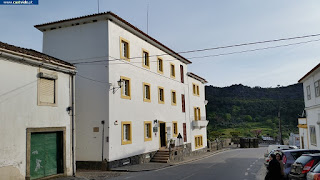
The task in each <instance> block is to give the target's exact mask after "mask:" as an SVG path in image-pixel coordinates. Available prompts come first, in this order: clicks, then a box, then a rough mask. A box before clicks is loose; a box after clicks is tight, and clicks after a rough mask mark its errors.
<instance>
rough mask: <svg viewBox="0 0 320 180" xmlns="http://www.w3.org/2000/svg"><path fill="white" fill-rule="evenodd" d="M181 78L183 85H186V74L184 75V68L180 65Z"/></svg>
mask: <svg viewBox="0 0 320 180" xmlns="http://www.w3.org/2000/svg"><path fill="white" fill-rule="evenodd" d="M180 77H181V83H184V73H183V66H182V65H180Z"/></svg>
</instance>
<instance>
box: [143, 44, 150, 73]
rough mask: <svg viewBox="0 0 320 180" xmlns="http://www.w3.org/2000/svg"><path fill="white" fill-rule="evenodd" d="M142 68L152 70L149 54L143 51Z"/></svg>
mask: <svg viewBox="0 0 320 180" xmlns="http://www.w3.org/2000/svg"><path fill="white" fill-rule="evenodd" d="M142 66H143V67H145V68H148V69H150V61H149V52H148V51H147V50H144V49H142Z"/></svg>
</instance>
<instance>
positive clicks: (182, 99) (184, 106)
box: [181, 94, 186, 112]
mask: <svg viewBox="0 0 320 180" xmlns="http://www.w3.org/2000/svg"><path fill="white" fill-rule="evenodd" d="M181 104H182V112H186V103H185V99H184V94H181Z"/></svg>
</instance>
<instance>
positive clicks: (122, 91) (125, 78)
mask: <svg viewBox="0 0 320 180" xmlns="http://www.w3.org/2000/svg"><path fill="white" fill-rule="evenodd" d="M120 79H124V80H128V81H129V96H126V95H124V89H123V87H124V86H122V87H121V98H122V99H130V100H131V79H130V78H128V77H125V76H120Z"/></svg>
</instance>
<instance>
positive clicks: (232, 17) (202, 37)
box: [0, 0, 320, 87]
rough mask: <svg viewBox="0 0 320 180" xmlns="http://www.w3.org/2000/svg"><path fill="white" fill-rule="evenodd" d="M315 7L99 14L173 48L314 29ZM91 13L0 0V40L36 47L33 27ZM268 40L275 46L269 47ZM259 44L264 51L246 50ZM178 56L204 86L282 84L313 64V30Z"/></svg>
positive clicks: (51, 1) (106, 7) (254, 5)
mask: <svg viewBox="0 0 320 180" xmlns="http://www.w3.org/2000/svg"><path fill="white" fill-rule="evenodd" d="M319 9H320V1H317V0H310V1H292V0H281V1H279V0H268V1H257V0H241V1H239V0H224V1H218V0H201V1H194V0H174V1H173V0H161V1H155V0H99V12H106V11H112V12H113V13H115V14H117V15H118V16H120V17H121V18H123V19H125V20H126V21H128V22H129V23H131V24H133V25H134V26H136V27H138V28H139V29H141V30H142V31H144V32H147V29H148V34H149V35H150V36H151V37H153V38H155V39H157V40H158V41H160V42H161V43H163V44H164V45H166V46H167V47H169V48H170V49H172V50H174V51H176V52H183V51H189V50H196V49H205V48H215V47H221V46H229V45H235V44H242V43H250V42H258V41H265V40H274V39H281V38H290V37H298V36H306V35H312V34H320V23H319V22H320V11H319ZM97 12H98V0H39V5H19V6H17V5H10V6H9V5H0V23H1V25H0V41H2V42H5V43H9V44H12V45H15V46H19V47H24V48H30V49H35V50H37V51H40V52H41V51H42V33H41V32H40V31H38V30H37V29H36V28H34V27H33V26H34V25H37V24H42V23H47V22H52V21H57V20H62V19H68V18H73V17H79V16H84V15H90V14H94V13H97ZM147 12H148V13H147ZM147 14H148V18H147ZM147 19H148V23H147ZM147 24H148V28H147ZM307 42H308V43H307ZM297 43H299V44H297ZM288 44H295V45H290V46H287V45H288ZM284 45H286V46H284ZM274 46H282V47H278V48H270V47H274ZM262 48H268V49H265V50H256V51H251V50H253V49H262ZM240 51H249V52H245V53H237V52H240ZM219 54H229V55H219ZM181 55H182V56H184V57H186V58H187V59H188V58H190V60H191V61H192V62H193V63H192V64H191V65H189V66H188V71H190V72H193V73H195V74H197V75H199V76H201V77H203V78H205V79H206V80H207V81H208V85H213V86H218V87H225V86H231V85H233V84H243V85H247V86H251V87H255V86H260V87H276V86H277V85H280V86H287V85H291V84H295V83H297V82H298V80H299V79H300V78H301V77H303V76H304V75H305V74H306V73H307V72H309V71H310V70H311V69H312V68H313V67H315V66H316V65H317V64H318V63H320V35H319V36H314V37H311V38H301V39H296V40H290V41H281V42H273V43H264V44H259V45H250V46H241V47H236V48H225V49H218V50H208V51H202V52H197V53H184V54H181ZM217 55H219V56H217ZM203 56H207V57H205V58H204V57H203ZM192 57H202V58H192Z"/></svg>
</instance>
